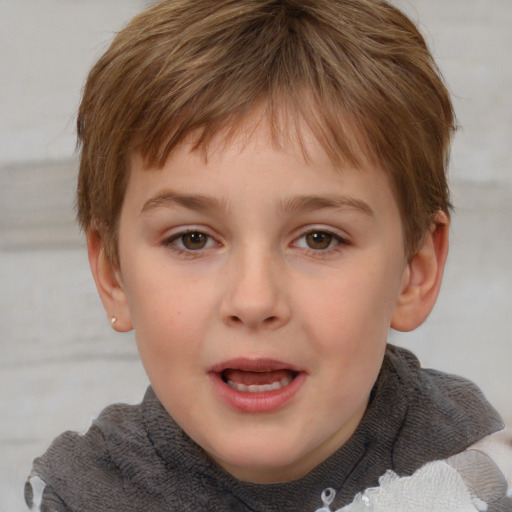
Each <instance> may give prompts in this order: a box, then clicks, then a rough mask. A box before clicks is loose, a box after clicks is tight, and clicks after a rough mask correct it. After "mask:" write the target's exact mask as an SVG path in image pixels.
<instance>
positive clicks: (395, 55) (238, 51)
mask: <svg viewBox="0 0 512 512" xmlns="http://www.w3.org/2000/svg"><path fill="white" fill-rule="evenodd" d="M262 104H263V105H266V112H267V113H268V117H269V121H270V123H271V124H270V126H271V127H272V128H273V137H274V139H275V141H276V142H277V143H278V142H279V140H282V139H281V137H282V136H283V135H284V128H283V127H282V123H281V122H278V120H279V119H282V118H283V116H282V115H280V114H282V113H283V109H284V110H285V111H286V114H287V116H286V117H290V116H289V115H288V114H290V113H291V114H292V115H291V118H292V119H295V120H297V119H298V118H301V119H303V120H304V121H306V123H307V125H308V127H309V128H310V129H311V130H312V131H313V133H314V134H315V136H316V137H317V138H318V140H319V142H320V143H321V144H322V145H323V147H324V148H325V149H326V151H327V152H328V154H329V155H330V156H331V157H332V159H333V160H334V161H338V162H342V161H349V162H351V163H358V162H359V161H360V158H359V156H360V155H361V148H363V149H364V153H365V156H368V157H371V158H372V159H373V160H374V161H376V162H377V163H378V164H379V165H380V166H381V167H382V168H383V169H384V171H385V172H386V173H387V174H388V176H389V179H390V183H391V186H392V188H393V191H394V194H395V197H396V200H397V203H398V206H399V208H400V212H401V216H402V220H403V225H404V236H405V247H406V251H407V253H408V254H409V255H412V254H414V251H415V250H416V249H417V247H418V244H419V243H420V242H421V240H422V239H423V237H424V235H425V233H426V231H427V230H428V229H429V227H430V226H431V224H432V222H433V218H434V216H435V214H436V212H437V211H439V210H442V211H445V212H446V213H448V212H449V210H450V199H449V190H448V185H447V179H446V167H447V163H448V157H449V149H450V142H451V136H452V133H453V130H454V122H455V119H454V113H453V109H452V104H451V101H450V97H449V94H448V91H447V90H446V87H445V85H444V83H443V80H442V77H441V75H440V72H439V70H438V68H437V66H436V64H435V63H434V61H433V59H432V56H431V54H430V52H429V51H428V49H427V46H426V44H425V41H424V39H423V37H422V36H421V34H420V33H419V32H418V30H417V28H416V27H415V25H414V24H413V23H412V22H411V21H410V20H409V19H408V18H407V17H406V16H405V15H404V14H403V13H401V12H400V11H399V10H397V9H396V8H395V7H393V6H392V5H390V4H389V3H388V2H386V1H383V0H164V1H161V2H159V3H157V4H155V5H153V6H151V7H149V8H148V9H147V10H145V11H144V12H142V13H141V14H140V15H139V16H137V17H136V18H134V19H133V20H132V21H131V22H130V24H129V25H127V27H126V28H124V29H123V30H122V31H121V32H120V33H119V34H118V35H117V37H116V38H115V39H114V41H113V43H112V44H111V46H110V48H109V49H108V50H107V51H106V53H105V54H104V55H103V56H102V57H101V58H100V60H99V61H98V62H97V64H96V65H95V66H94V68H93V69H92V70H91V72H90V74H89V77H88V80H87V83H86V86H85V89H84V94H83V99H82V103H81V106H80V110H79V115H78V122H77V125H78V140H79V145H80V146H81V159H80V173H79V181H78V193H77V204H78V219H79V222H80V224H81V226H82V228H83V229H84V230H85V231H88V230H89V229H91V228H93V227H94V228H95V229H98V230H99V231H100V234H101V237H102V242H103V244H104V246H105V248H106V250H107V254H108V255H109V257H110V258H111V260H112V261H113V262H114V263H116V264H117V263H118V255H117V224H118V217H119V213H120V210H121V206H122V203H123V198H124V194H125V190H126V184H127V180H128V177H129V172H130V160H131V157H132V156H133V155H134V154H135V153H140V154H141V155H142V157H143V159H144V161H145V163H146V164H148V165H150V166H153V167H154V166H163V165H164V163H165V161H166V160H167V158H168V156H169V154H170V152H171V151H172V150H173V148H175V147H176V145H177V144H179V143H180V142H182V141H183V140H184V138H185V137H187V136H190V135H191V134H197V139H196V147H197V148H198V149H201V148H202V149H205V148H206V147H207V145H208V143H209V141H211V139H212V137H213V136H214V135H215V134H217V133H219V131H220V130H226V129H228V132H229V131H231V132H234V131H236V129H237V126H239V125H240V123H241V122H243V119H244V117H245V116H246V115H247V114H248V113H249V112H250V111H251V110H254V108H255V107H256V106H257V105H262ZM354 133H356V134H357V135H358V136H357V139H358V140H357V141H356V140H354V135H353V134H354Z"/></svg>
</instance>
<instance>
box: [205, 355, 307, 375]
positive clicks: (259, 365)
mask: <svg viewBox="0 0 512 512" xmlns="http://www.w3.org/2000/svg"><path fill="white" fill-rule="evenodd" d="M228 369H232V370H242V371H246V372H272V371H277V370H290V371H292V372H297V373H298V372H301V371H303V370H301V369H300V368H297V367H296V366H295V365H293V364H290V363H286V362H283V361H279V360H276V359H267V358H255V359H248V358H244V357H240V358H236V359H230V360H229V361H224V362H222V363H218V364H215V365H213V366H212V367H211V368H210V372H214V373H222V372H223V371H224V370H228Z"/></svg>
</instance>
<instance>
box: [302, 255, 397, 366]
mask: <svg viewBox="0 0 512 512" xmlns="http://www.w3.org/2000/svg"><path fill="white" fill-rule="evenodd" d="M369 268H372V267H371V266H369V265H361V267H360V268H357V269H356V270H354V269H352V271H351V272H347V273H346V274H345V275H341V274H340V275H337V276H333V278H332V279H330V280H327V281H326V282H325V283H324V287H323V288H322V287H320V288H317V290H318V291H317V292H314V293H312V291H311V289H308V290H305V291H304V293H302V295H303V297H304V298H305V300H306V301H307V306H306V307H305V308H304V309H305V310H306V312H305V313H304V316H305V317H306V318H308V322H307V325H305V328H306V329H311V330H316V333H314V338H315V339H317V340H318V346H317V348H318V350H319V351H322V350H325V351H332V350H333V347H335V348H336V349H341V348H342V347H343V350H344V351H345V352H354V353H355V354H358V353H359V354H361V355H362V356H363V357H364V355H365V354H367V355H368V356H369V355H371V353H372V352H373V351H374V350H375V347H376V345H383V344H385V342H386V339H387V334H388V330H389V325H390V321H391V316H392V314H393V311H394V309H395V303H396V298H397V294H398V288H399V286H398V283H399V279H395V278H394V277H392V275H393V273H390V274H387V273H386V272H385V269H384V268H381V269H378V270H373V271H371V270H368V269H369ZM374 268H375V267H374ZM395 277H396V276H395ZM320 290H321V291H320Z"/></svg>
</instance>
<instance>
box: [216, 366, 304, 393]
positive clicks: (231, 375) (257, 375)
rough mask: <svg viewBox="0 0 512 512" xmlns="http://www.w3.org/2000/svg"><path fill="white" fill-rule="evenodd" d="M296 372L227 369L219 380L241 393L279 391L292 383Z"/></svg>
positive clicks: (285, 370)
mask: <svg viewBox="0 0 512 512" xmlns="http://www.w3.org/2000/svg"><path fill="white" fill-rule="evenodd" d="M297 375H298V372H296V371H293V370H287V369H280V370H270V369H269V370H260V371H247V370H239V369H233V368H227V369H225V370H224V371H222V372H221V378H222V380H223V382H224V383H226V384H227V385H228V386H229V387H230V388H232V389H235V390H236V391H240V392H242V393H264V392H268V391H279V390H280V389H283V388H285V387H286V386H288V385H289V384H291V383H292V382H293V380H294V379H295V377H297Z"/></svg>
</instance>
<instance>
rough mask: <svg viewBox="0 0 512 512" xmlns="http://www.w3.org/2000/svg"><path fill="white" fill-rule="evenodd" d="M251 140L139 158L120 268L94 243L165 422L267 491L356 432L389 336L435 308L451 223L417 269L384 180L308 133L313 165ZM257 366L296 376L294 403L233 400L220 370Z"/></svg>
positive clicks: (101, 274) (119, 324)
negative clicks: (338, 162) (154, 161)
mask: <svg viewBox="0 0 512 512" xmlns="http://www.w3.org/2000/svg"><path fill="white" fill-rule="evenodd" d="M250 132H251V137H250V139H247V138H244V137H242V136H240V137H238V138H235V139H233V140H230V141H225V140H223V139H222V137H221V136H218V138H217V139H214V141H213V142H212V144H211V146H210V148H209V151H208V158H207V159H205V158H204V156H203V155H202V154H201V153H199V152H197V151H196V152H194V151H191V146H190V145H188V144H182V145H181V146H180V147H179V148H178V149H177V150H175V151H174V152H173V153H172V154H171V156H170V158H169V159H168V161H167V162H166V164H165V166H164V168H163V169H145V168H144V166H143V163H142V160H141V159H140V158H139V157H138V156H137V155H135V156H134V158H133V161H132V170H131V176H130V178H129V182H128V187H127V190H126V195H125V199H124V204H123V208H122V211H121V215H120V222H119V257H120V266H119V268H115V267H113V266H112V265H111V264H110V262H109V261H108V259H107V258H106V256H105V253H104V251H103V249H102V246H101V240H100V238H99V235H98V233H97V232H95V231H94V230H91V231H90V232H89V236H88V242H89V256H90V261H91V268H92V270H93V274H94V276H95V279H96V283H97V286H98V290H99V292H100V296H101V298H102V300H103V303H104V306H105V309H106V311H107V314H108V316H109V317H110V316H112V315H115V316H116V317H117V321H116V323H115V325H114V328H115V329H117V330H119V331H127V330H129V329H132V328H133V329H135V333H136V339H137V344H138V349H139V353H140V357H141V359H142V362H143V364H144V367H145V369H146V372H147V374H148V376H149V379H150V382H151V384H152V386H153V388H154V390H155V392H156V394H157V396H158V397H159V399H160V400H161V402H162V404H163V405H164V407H165V408H166V409H167V411H168V412H169V413H170V414H171V415H172V416H173V418H174V419H175V420H176V421H177V422H178V424H179V425H180V426H181V427H182V428H183V429H184V430H185V431H186V432H187V433H188V435H189V436H190V437H191V438H192V439H193V440H194V441H196V442H197V443H198V444H199V445H200V446H201V447H202V448H203V449H204V450H205V451H206V452H207V453H208V454H209V455H210V456H211V457H212V459H213V460H214V461H215V462H216V463H217V464H218V465H220V466H221V467H223V468H224V469H225V470H226V471H228V472H229V473H231V474H232V475H234V476H235V477H237V478H239V479H241V480H245V481H251V482H257V483H273V482H283V481H290V480H294V479H297V478H300V477H302V476H304V475H305V474H307V473H308V472H310V471H311V470H312V469H313V468H314V467H315V466H317V465H318V464H319V463H321V462H322V461H324V460H325V459H326V458H327V457H329V456H330V455H331V454H332V453H334V452H335V451H336V450H337V449H338V448H339V447H340V446H342V445H343V444H344V443H345V442H346V441H347V440H348V439H349V437H350V436H351V435H352V434H353V433H354V431H355V429H356V428H357V425H358V424H359V422H360V420H361V418H362V416H363V414H364V411H365V409H366V407H367V403H368V397H369V394H370V391H371V389H372V386H373V384H374V382H375V380H376V378H377V375H378V372H379V369H380V366H381V363H382V359H383V355H384V351H385V347H386V338H387V333H388V330H389V327H390V326H392V327H394V328H396V329H400V330H410V329H413V328H415V327H417V326H418V325H420V324H421V323H422V322H423V321H424V320H425V318H426V317H427V316H428V314H429V313H430V310H431V309H432V306H433V304H434V302H435V299H436V297H437V293H438V291H439V286H440V282H441V277H442V271H443V267H444V262H445V258H446V253H447V247H448V242H447V233H448V219H447V218H446V216H445V215H444V214H442V213H439V214H438V215H437V217H436V224H435V225H433V227H432V230H431V231H430V232H429V233H427V234H426V236H425V241H424V243H423V245H422V246H421V247H420V248H419V250H418V253H417V254H416V255H415V256H414V257H413V258H412V259H410V260H407V258H406V256H405V248H404V242H403V239H404V237H403V230H402V223H401V219H400V214H399V211H398V207H397V204H396V201H395V199H394V196H393V192H392V190H391V188H390V185H389V183H388V180H387V178H386V176H385V174H384V172H383V171H382V170H381V169H379V168H378V167H377V166H376V165H374V164H371V163H366V164H365V165H363V166H362V168H359V169H352V168H342V169H340V168H339V167H337V166H335V165H334V164H333V163H332V162H331V160H330V159H329V158H328V156H327V155H326V153H325V152H324V150H323V149H322V147H321V146H320V145H319V143H318V142H317V141H316V140H315V139H314V138H313V136H312V135H311V134H309V133H308V132H307V131H306V129H304V133H303V138H304V141H305V148H306V150H307V154H308V158H307V159H306V158H304V153H303V151H302V148H301V147H300V146H299V144H296V143H295V142H293V141H292V142H290V143H289V144H287V145H286V146H285V147H284V148H282V149H278V148H276V147H275V146H274V145H272V143H271V141H270V137H269V134H268V131H267V127H266V126H265V124H264V123H260V124H259V125H257V126H256V128H254V130H251V131H250ZM262 359H264V360H266V361H268V360H272V361H279V362H280V364H282V365H283V366H285V367H286V368H288V367H289V368H293V369H294V372H295V373H294V374H293V375H298V376H297V377H296V379H295V380H294V383H293V384H292V386H294V388H293V389H294V392H293V394H292V395H291V397H288V398H286V397H285V399H283V400H281V399H280V400H281V401H278V407H276V408H273V409H272V408H269V410H265V406H262V405H261V404H262V403H263V402H264V401H263V402H262V401H259V402H258V401H257V399H256V398H255V397H249V402H250V403H253V405H254V404H256V406H257V407H256V409H257V411H256V412H252V411H251V410H248V409H247V408H244V407H242V408H240V407H235V406H233V404H232V403H230V402H229V401H226V400H225V399H224V397H223V396H221V393H219V388H222V386H223V385H225V384H223V382H222V380H221V378H220V377H219V373H218V372H219V371H220V370H219V369H221V368H223V367H224V366H225V364H226V362H229V361H233V360H238V361H240V360H242V361H244V362H247V361H249V363H250V364H257V363H258V361H261V360H262ZM255 362H256V363H255ZM241 364H242V363H241ZM244 364H245V363H244ZM265 365H267V366H269V368H268V369H275V368H274V366H275V363H268V362H263V363H262V369H264V368H263V366H265ZM235 366H236V364H235ZM270 367H271V368H270ZM216 371H217V373H215V372H216ZM212 375H213V377H212ZM251 378H252V377H249V380H250V379H251ZM279 393H280V392H277V394H278V395H279ZM279 396H281V395H279ZM251 400H252V402H251Z"/></svg>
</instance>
